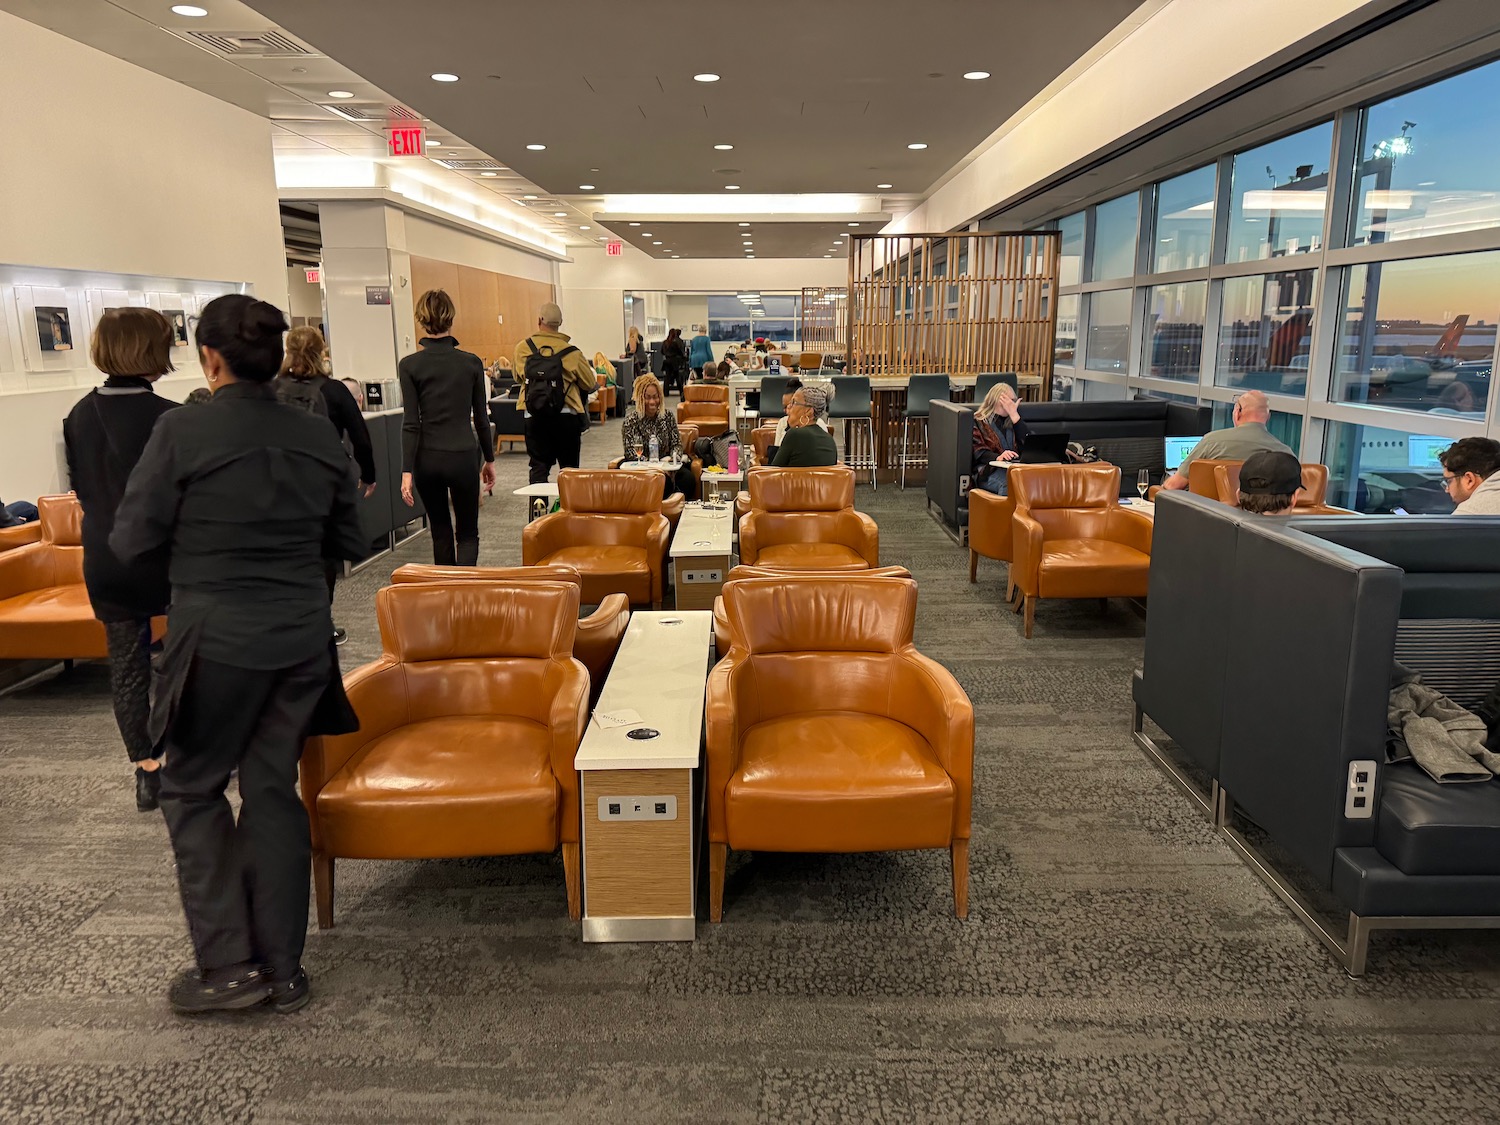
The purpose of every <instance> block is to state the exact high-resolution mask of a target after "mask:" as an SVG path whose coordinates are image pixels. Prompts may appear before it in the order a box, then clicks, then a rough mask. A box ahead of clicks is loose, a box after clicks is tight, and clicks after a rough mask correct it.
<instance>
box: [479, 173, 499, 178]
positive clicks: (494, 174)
mask: <svg viewBox="0 0 1500 1125" xmlns="http://www.w3.org/2000/svg"><path fill="white" fill-rule="evenodd" d="M479 174H480V175H481V176H485V177H490V176H498V175H499V174H500V173H499V172H481V173H479Z"/></svg>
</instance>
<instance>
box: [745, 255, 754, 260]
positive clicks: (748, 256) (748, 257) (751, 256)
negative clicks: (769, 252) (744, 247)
mask: <svg viewBox="0 0 1500 1125" xmlns="http://www.w3.org/2000/svg"><path fill="white" fill-rule="evenodd" d="M745 257H746V258H747V259H753V258H754V257H755V255H754V254H746V255H745Z"/></svg>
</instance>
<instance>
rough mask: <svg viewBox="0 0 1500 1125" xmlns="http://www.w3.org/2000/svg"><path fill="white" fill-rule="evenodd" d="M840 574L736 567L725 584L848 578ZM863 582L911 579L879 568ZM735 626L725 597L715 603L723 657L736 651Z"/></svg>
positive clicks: (895, 569) (896, 569)
mask: <svg viewBox="0 0 1500 1125" xmlns="http://www.w3.org/2000/svg"><path fill="white" fill-rule="evenodd" d="M845 573H847V572H846V571H841V570H778V569H777V568H776V567H773V566H736V567H733V568H731V570H730V571H729V573H728V574H726V575H725V576H724V581H725V582H737V581H739V580H740V579H742V578H818V577H824V578H826V577H831V576H835V575H839V574H845ZM857 573H858V574H859V577H861V578H910V577H911V571H909V570H907V569H906V567H904V566H876V567H871V568H870V569H869V570H861V571H858V572H857ZM734 637H735V632H734V626H733V625H732V624H731V623H730V620H729V611H728V610H727V609H725V607H724V595H723V594H720V595H719V596H718V597H717V598H715V599H714V647H715V648H716V649H717V650H718V652H719V655H720V656H723V655H724V654H725V653H727V652H728V651H729V650H730V649H731V648H733V647H734Z"/></svg>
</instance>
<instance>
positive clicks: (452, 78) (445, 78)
mask: <svg viewBox="0 0 1500 1125" xmlns="http://www.w3.org/2000/svg"><path fill="white" fill-rule="evenodd" d="M432 80H433V81H434V82H457V81H458V75H456V74H434V75H433V76H432Z"/></svg>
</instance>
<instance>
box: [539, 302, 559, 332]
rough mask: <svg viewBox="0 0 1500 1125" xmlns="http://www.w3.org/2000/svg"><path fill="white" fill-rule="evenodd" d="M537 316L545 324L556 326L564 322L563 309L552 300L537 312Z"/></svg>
mask: <svg viewBox="0 0 1500 1125" xmlns="http://www.w3.org/2000/svg"><path fill="white" fill-rule="evenodd" d="M536 318H537V319H538V320H540V321H541V322H542V323H543V324H546V325H549V326H551V327H553V328H556V327H557V326H558V325H559V324H561V323H562V309H560V308H558V307H557V306H556V305H555V304H553V303H552V302H551V301H548V302H547V303H546V304H545V305H543V306H542V307H541V310H540V311H539V312H538V313H537V314H536Z"/></svg>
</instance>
